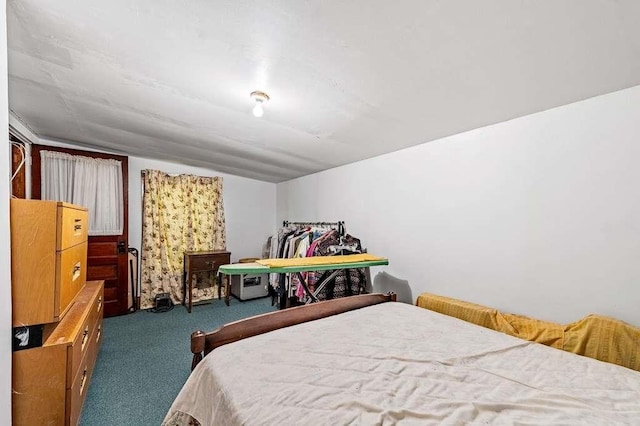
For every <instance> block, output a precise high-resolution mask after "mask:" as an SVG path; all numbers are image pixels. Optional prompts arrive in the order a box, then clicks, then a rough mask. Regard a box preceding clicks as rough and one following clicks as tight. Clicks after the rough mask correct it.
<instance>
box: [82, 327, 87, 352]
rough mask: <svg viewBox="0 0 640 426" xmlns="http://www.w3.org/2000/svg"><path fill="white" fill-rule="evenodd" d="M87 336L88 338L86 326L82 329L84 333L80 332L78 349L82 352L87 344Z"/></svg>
mask: <svg viewBox="0 0 640 426" xmlns="http://www.w3.org/2000/svg"><path fill="white" fill-rule="evenodd" d="M87 336H89V326H88V325H86V326H85V327H84V331H83V332H82V343H81V344H80V348H81V350H83V351H84V347H85V345H86V343H87Z"/></svg>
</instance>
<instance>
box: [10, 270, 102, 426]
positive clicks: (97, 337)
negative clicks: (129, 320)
mask: <svg viewBox="0 0 640 426" xmlns="http://www.w3.org/2000/svg"><path fill="white" fill-rule="evenodd" d="M103 284H104V283H103V281H91V282H88V283H87V284H86V285H85V286H84V287H83V289H82V290H81V291H80V293H79V294H78V295H77V297H76V299H75V301H74V303H73V305H72V306H71V308H70V309H69V310H68V312H67V313H66V315H65V316H64V318H63V319H62V320H61V321H60V322H58V323H53V324H47V325H45V328H44V336H45V338H44V343H43V345H42V347H37V348H31V349H25V350H21V351H17V352H14V353H13V399H12V410H13V424H14V425H41V424H54V425H62V424H65V425H76V424H78V420H79V418H80V412H81V410H82V404H83V403H84V399H85V396H86V394H87V388H88V386H89V381H90V380H91V375H92V373H93V367H94V365H95V361H96V358H97V356H98V350H99V348H100V343H101V342H102V318H103V312H104V309H103V307H104V303H103Z"/></svg>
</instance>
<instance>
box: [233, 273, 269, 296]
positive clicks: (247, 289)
mask: <svg viewBox="0 0 640 426" xmlns="http://www.w3.org/2000/svg"><path fill="white" fill-rule="evenodd" d="M268 284H269V274H244V275H231V294H232V295H233V296H235V297H237V298H238V299H240V300H248V299H256V298H258V297H265V296H267V294H268V291H267V285H268Z"/></svg>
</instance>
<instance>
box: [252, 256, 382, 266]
mask: <svg viewBox="0 0 640 426" xmlns="http://www.w3.org/2000/svg"><path fill="white" fill-rule="evenodd" d="M383 259H384V258H383V257H378V256H374V255H372V254H368V253H362V254H348V255H344V256H312V257H298V258H293V259H260V260H257V261H256V263H259V264H260V265H264V266H269V267H275V268H283V267H286V266H310V265H333V264H338V265H339V264H341V263H355V262H368V261H375V260H383Z"/></svg>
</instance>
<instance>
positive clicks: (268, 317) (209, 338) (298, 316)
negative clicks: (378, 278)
mask: <svg viewBox="0 0 640 426" xmlns="http://www.w3.org/2000/svg"><path fill="white" fill-rule="evenodd" d="M395 301H396V294H395V293H387V294H382V293H374V294H364V295H359V296H351V297H343V298H340V299H333V300H326V301H323V302H318V303H313V304H310V305H305V306H297V307H295V308H289V309H285V310H282V311H276V312H270V313H267V314H262V315H256V316H253V317H250V318H247V319H243V320H240V321H235V322H232V323H229V324H225V325H223V326H222V327H220V328H218V329H216V330H214V331H212V332H210V333H205V332H204V331H200V330H198V331H194V332H193V333H191V352H192V353H193V361H192V362H191V370H193V369H194V368H196V365H198V363H199V362H200V361H202V358H203V357H204V356H206V355H207V354H208V353H209V352H211V351H212V350H214V349H215V348H217V347H220V346H222V345H226V344H227V343H233V342H236V341H238V340H242V339H245V338H247V337H252V336H257V335H259V334H263V333H268V332H269V331H273V330H277V329H279V328H285V327H290V326H292V325H296V324H301V323H303V322H308V321H313V320H316V319H320V318H325V317H329V316H332V315H337V314H341V313H343V312H347V311H353V310H355V309H360V308H364V307H366V306H372V305H377V304H379V303H385V302H395ZM203 353H204V354H203Z"/></svg>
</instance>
